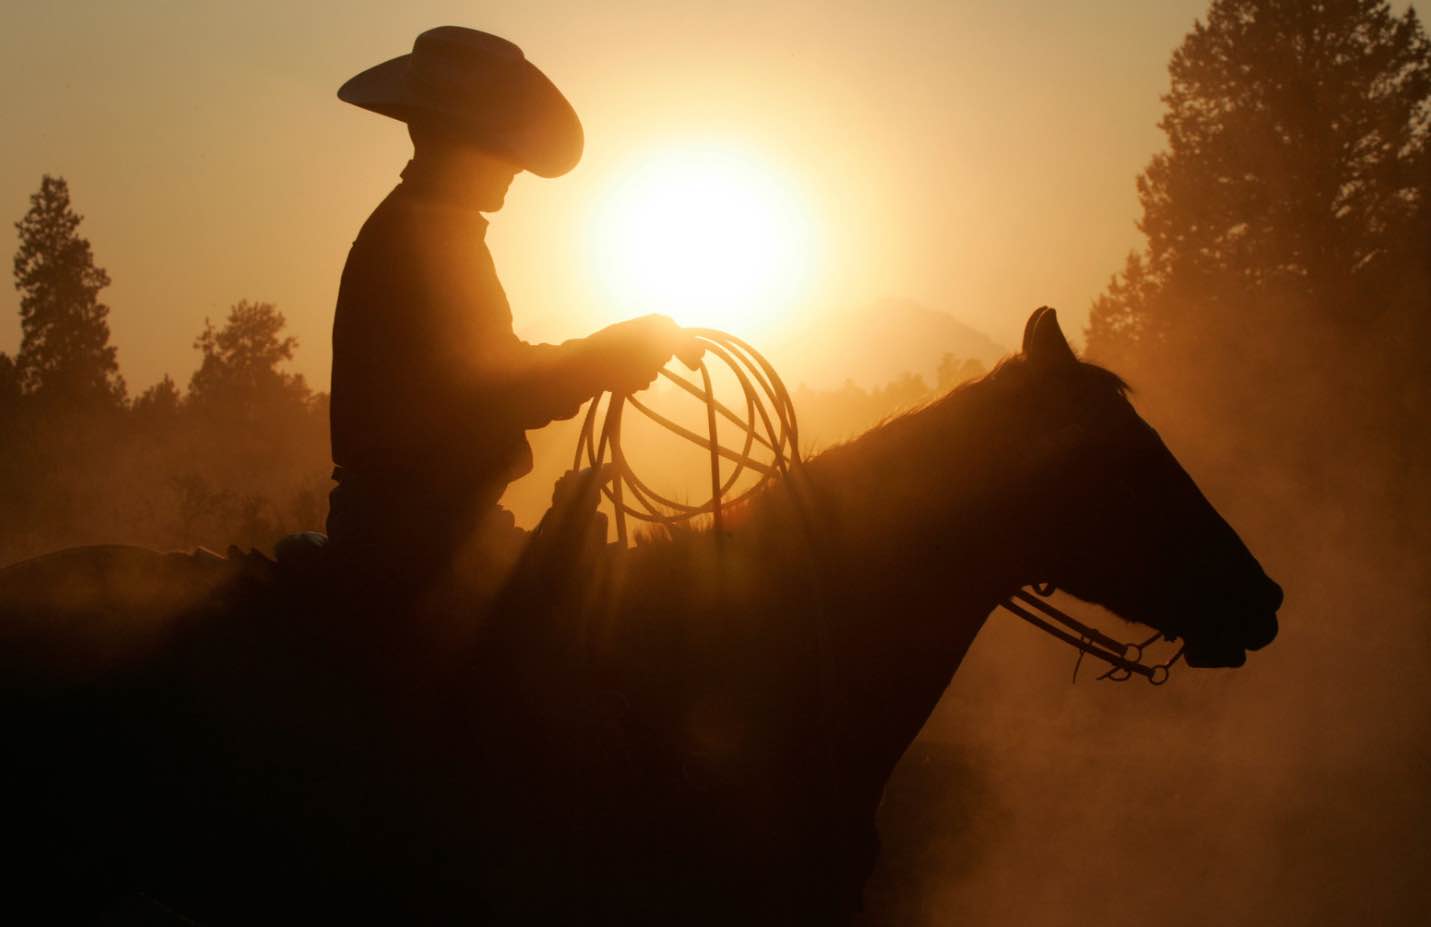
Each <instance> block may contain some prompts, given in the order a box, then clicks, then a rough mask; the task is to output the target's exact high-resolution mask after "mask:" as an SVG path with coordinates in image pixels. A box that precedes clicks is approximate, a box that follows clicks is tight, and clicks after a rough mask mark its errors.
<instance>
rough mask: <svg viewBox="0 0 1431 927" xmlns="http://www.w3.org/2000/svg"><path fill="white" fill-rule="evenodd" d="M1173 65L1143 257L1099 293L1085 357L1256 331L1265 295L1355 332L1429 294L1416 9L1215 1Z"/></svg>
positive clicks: (1162, 355)
mask: <svg viewBox="0 0 1431 927" xmlns="http://www.w3.org/2000/svg"><path fill="white" fill-rule="evenodd" d="M1169 72H1170V74H1171V77H1172V86H1171V90H1170V91H1169V93H1168V94H1167V95H1166V96H1165V97H1164V101H1165V102H1166V103H1167V105H1168V110H1167V114H1166V115H1165V116H1164V117H1163V120H1162V122H1161V123H1160V124H1159V125H1160V127H1161V128H1162V130H1163V131H1164V132H1165V133H1166V135H1167V138H1168V149H1167V151H1165V152H1162V153H1160V154H1158V155H1156V156H1155V157H1154V158H1153V160H1152V162H1151V163H1150V164H1149V165H1148V167H1147V169H1146V170H1145V171H1144V172H1143V174H1142V175H1141V176H1140V177H1139V178H1138V196H1139V199H1140V201H1141V203H1142V208H1143V215H1142V219H1141V221H1140V223H1139V228H1140V230H1141V231H1142V232H1143V233H1144V234H1145V235H1146V236H1147V240H1148V243H1147V249H1146V251H1145V252H1144V253H1143V254H1141V255H1136V254H1135V255H1131V256H1130V257H1129V259H1128V263H1127V266H1126V267H1125V269H1124V271H1123V273H1122V274H1121V275H1119V276H1117V277H1115V278H1114V279H1113V281H1112V282H1111V284H1110V286H1109V288H1108V290H1107V292H1106V293H1104V294H1103V295H1102V296H1101V297H1099V299H1098V300H1097V301H1096V302H1095V304H1094V306H1093V312H1092V317H1091V321H1090V325H1089V330H1088V345H1089V349H1090V352H1092V353H1094V354H1096V355H1099V356H1102V357H1104V358H1108V359H1119V358H1123V357H1128V358H1130V359H1133V360H1139V359H1141V360H1144V361H1151V360H1153V359H1154V358H1159V359H1167V358H1177V357H1184V358H1186V357H1189V356H1191V355H1194V354H1202V353H1204V352H1206V351H1208V350H1215V349H1217V347H1218V346H1219V345H1220V344H1221V343H1222V342H1225V341H1226V340H1228V339H1232V338H1235V337H1239V336H1242V335H1245V334H1246V333H1247V330H1248V328H1249V326H1250V325H1252V324H1255V323H1253V322H1249V321H1248V320H1247V319H1245V318H1244V317H1245V316H1247V315H1249V314H1255V313H1256V312H1257V310H1258V308H1259V306H1260V305H1261V304H1266V303H1272V302H1276V303H1278V304H1280V305H1284V306H1288V305H1291V306H1295V311H1296V312H1299V313H1301V312H1312V313H1314V314H1316V315H1318V316H1320V317H1322V319H1323V320H1325V321H1327V322H1329V323H1333V324H1335V325H1337V326H1340V327H1346V326H1359V325H1364V324H1366V323H1367V322H1368V320H1369V318H1370V317H1375V316H1377V315H1379V314H1381V313H1385V312H1396V311H1400V310H1402V309H1403V308H1404V307H1405V306H1406V303H1407V300H1408V299H1409V298H1413V294H1419V295H1420V296H1422V297H1423V298H1424V295H1425V293H1426V292H1428V290H1427V287H1426V277H1427V274H1428V268H1427V263H1428V262H1427V257H1426V256H1427V254H1428V253H1431V252H1428V250H1427V247H1428V244H1431V239H1428V236H1427V229H1428V228H1431V226H1429V225H1428V222H1427V216H1428V212H1427V206H1428V204H1427V191H1428V180H1431V170H1428V165H1431V160H1428V158H1431V150H1428V130H1429V129H1431V47H1428V43H1427V38H1426V34H1425V32H1424V30H1423V29H1422V26H1421V23H1420V21H1419V20H1418V18H1417V16H1416V13H1415V10H1413V9H1408V10H1407V12H1406V14H1405V15H1404V16H1401V17H1397V16H1394V15H1393V14H1392V13H1391V11H1390V9H1389V7H1388V5H1387V3H1385V2H1384V0H1319V2H1307V0H1215V2H1214V3H1213V4H1212V7H1211V9H1210V10H1209V13H1208V17H1207V22H1206V24H1203V23H1201V22H1199V23H1197V24H1196V25H1195V26H1194V28H1193V31H1192V32H1191V34H1189V35H1188V36H1187V37H1186V39H1185V40H1184V41H1183V43H1182V45H1181V47H1180V48H1178V49H1177V51H1176V52H1175V53H1174V54H1173V57H1172V62H1171V64H1170V66H1169ZM1422 305H1424V302H1423V303H1422Z"/></svg>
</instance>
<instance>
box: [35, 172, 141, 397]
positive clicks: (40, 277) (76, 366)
mask: <svg viewBox="0 0 1431 927" xmlns="http://www.w3.org/2000/svg"><path fill="white" fill-rule="evenodd" d="M82 218H83V217H81V216H80V215H78V214H77V213H76V212H75V211H74V210H73V209H72V208H71V206H70V191H69V185H68V184H67V183H66V182H65V180H64V178H62V177H51V176H49V175H48V174H46V175H45V176H44V177H43V179H42V180H41V181H40V189H39V191H37V192H36V193H34V194H32V195H31V197H30V209H29V211H28V212H27V213H25V216H24V218H22V219H21V220H20V221H19V222H17V223H15V227H16V228H17V229H18V230H19V233H20V247H19V250H18V251H16V252H15V262H14V270H15V288H16V289H17V290H19V291H20V329H21V341H20V351H19V354H18V355H16V358H15V366H16V368H17V370H18V372H19V378H20V383H21V385H22V387H23V388H24V390H25V391H26V392H27V393H30V394H33V395H34V396H35V397H36V398H38V399H40V400H42V401H43V402H44V404H45V405H47V406H51V407H54V406H59V407H70V408H76V407H78V408H95V407H115V406H118V405H119V404H121V403H122V402H123V401H124V393H125V389H124V379H123V378H122V377H121V376H120V375H119V364H118V362H117V360H116V358H115V349H114V347H113V346H112V345H110V343H109V323H108V322H107V321H106V318H107V317H108V315H109V307H108V306H106V305H104V303H102V302H100V301H99V292H100V290H102V289H104V288H105V287H106V286H108V285H109V275H108V274H107V273H105V271H104V269H103V268H102V267H98V266H96V265H95V263H94V255H93V254H92V252H91V250H90V245H89V241H88V240H86V239H85V238H83V237H81V236H80V235H79V234H78V230H79V225H80V222H81V221H82Z"/></svg>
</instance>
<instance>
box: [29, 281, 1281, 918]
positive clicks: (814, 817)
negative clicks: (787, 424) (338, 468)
mask: <svg viewBox="0 0 1431 927" xmlns="http://www.w3.org/2000/svg"><path fill="white" fill-rule="evenodd" d="M598 492H599V483H598V477H597V476H596V475H595V474H592V475H591V476H590V477H589V478H588V480H587V483H586V484H584V485H583V487H582V489H581V492H579V493H577V494H576V496H575V501H573V502H571V503H569V504H566V505H558V506H555V507H554V508H553V509H552V511H551V512H550V513H548V516H547V518H546V519H545V520H544V521H543V523H542V526H541V528H540V529H539V530H538V531H537V533H536V535H535V536H534V538H533V540H532V542H531V544H530V545H529V547H528V549H527V551H526V553H525V554H524V555H523V556H522V558H521V559H520V560H519V561H518V562H517V564H516V565H515V567H514V568H513V570H512V573H511V577H510V579H509V580H508V581H507V583H506V585H505V588H504V589H503V591H502V592H501V593H500V594H498V595H497V597H496V598H495V599H494V600H492V601H491V602H490V603H489V604H488V605H487V607H485V608H483V609H482V610H481V613H480V614H477V615H473V614H468V613H465V612H463V611H462V610H461V609H452V608H428V609H422V610H416V611H413V612H411V613H409V612H402V611H401V610H399V609H396V607H395V606H393V605H392V603H389V602H384V601H383V599H382V596H381V595H380V594H377V593H376V592H375V591H374V590H375V588H376V587H374V586H372V585H371V584H370V585H368V586H363V585H362V584H361V583H359V584H358V585H357V586H353V585H352V583H351V582H349V580H351V578H345V580H344V581H345V582H348V585H347V586H345V587H344V588H357V589H360V590H362V591H361V592H359V593H356V594H348V595H339V594H337V593H335V591H334V589H335V588H336V585H335V584H336V580H335V579H334V578H333V577H332V576H331V575H329V574H325V573H324V572H323V571H322V570H308V571H304V570H294V569H285V568H284V566H283V564H282V562H280V563H279V564H278V565H277V566H274V565H273V564H272V563H270V562H269V561H267V560H266V559H263V558H260V557H255V556H240V555H237V554H236V552H235V553H231V555H230V557H228V558H226V559H225V558H218V557H215V556H195V555H181V554H160V553H156V552H151V551H144V550H139V549H135V548H121V547H111V548H82V549H76V550H72V551H67V552H60V553H57V554H52V555H49V556H46V557H40V558H37V559H35V560H31V561H27V562H23V563H20V564H17V565H14V566H11V567H9V568H7V569H5V570H3V571H0V661H3V669H4V673H5V678H6V680H7V693H8V694H7V695H5V696H4V697H3V699H0V712H3V720H4V723H5V727H4V729H5V730H6V731H7V741H8V745H9V747H10V750H9V753H10V757H9V759H8V760H7V762H6V763H5V773H4V775H5V777H6V778H5V791H4V793H3V795H4V801H5V803H6V804H7V806H8V807H7V812H6V819H7V821H9V822H10V826H9V827H7V831H8V834H7V836H8V838H9V840H8V843H9V849H10V851H11V852H10V855H11V856H12V857H13V859H12V860H11V861H10V862H9V864H8V866H7V867H6V868H5V870H4V871H5V873H6V880H7V882H9V883H10V884H9V888H8V889H7V893H6V897H7V899H9V901H8V903H9V904H10V905H11V907H12V910H18V909H30V910H35V911H38V912H40V913H41V914H42V915H46V916H47V919H48V920H50V921H60V920H64V921H69V920H75V919H81V918H83V917H90V918H99V920H100V922H103V918H104V917H105V916H106V915H107V914H113V912H115V911H116V910H122V911H131V910H133V906H134V905H136V904H137V905H140V906H141V907H142V908H143V910H144V911H145V912H147V916H150V917H151V918H152V919H154V920H155V922H162V920H163V916H161V912H170V913H171V914H172V916H173V917H174V918H175V920H174V921H173V922H175V923H178V922H185V921H181V920H179V919H178V918H180V917H184V918H194V919H196V920H197V921H198V922H200V923H213V924H228V923H235V924H237V923H252V922H256V921H262V922H266V923H274V922H279V923H282V922H294V923H297V922H305V923H307V922H313V921H323V922H329V921H337V920H347V919H351V918H362V919H363V920H388V921H393V922H408V923H454V922H461V923H491V924H518V923H520V924H545V923H553V924H555V923H562V924H571V923H607V922H621V923H637V924H644V923H652V924H654V923H697V924H706V923H709V924H728V923H734V922H743V923H802V924H803V923H810V924H839V923H846V922H848V921H849V920H850V918H851V917H852V916H853V914H854V912H855V911H857V910H858V908H859V905H860V893H861V888H862V886H863V884H864V882H865V880H866V878H867V877H868V875H869V873H870V871H871V868H872V866H873V863H874V860H875V857H876V855H877V852H878V850H877V847H878V839H877V834H876V833H875V827H874V820H875V812H876V809H877V808H878V806H879V803H880V799H881V795H882V792H883V790H884V786H885V783H886V782H887V780H888V779H889V777H890V774H891V772H892V771H893V769H894V768H895V765H896V764H897V763H898V762H899V759H900V757H901V755H902V754H903V753H904V751H905V750H906V748H908V747H909V745H910V744H911V742H912V741H913V740H914V738H915V736H916V735H917V734H918V732H919V730H920V728H921V727H922V726H923V725H924V723H925V721H926V720H927V719H928V717H929V716H930V714H931V712H932V711H933V709H934V706H935V703H936V702H937V701H938V699H939V698H940V695H941V693H942V692H943V691H944V690H945V688H946V687H947V686H948V685H949V683H950V681H951V679H952V678H953V675H954V673H955V672H956V671H957V669H958V668H959V665H960V662H961V660H962V659H963V657H964V655H965V654H966V653H967V652H968V650H969V647H970V645H971V643H972V642H973V640H974V638H975V636H976V635H977V634H978V632H979V630H980V628H981V627H982V625H983V624H984V622H985V620H986V619H987V618H988V616H989V615H990V613H991V611H992V610H993V609H994V608H995V607H996V606H997V605H998V604H999V603H1000V602H1002V601H1004V600H1006V599H1007V598H1008V597H1009V596H1010V595H1012V594H1013V593H1015V592H1016V591H1018V590H1020V589H1022V588H1024V587H1025V586H1028V585H1030V584H1036V583H1038V584H1049V585H1052V586H1054V587H1056V588H1057V589H1059V590H1061V591H1063V592H1065V593H1067V594H1069V595H1071V596H1073V597H1075V598H1077V599H1081V600H1084V601H1087V602H1091V603H1096V604H1098V605H1101V606H1104V607H1106V608H1107V609H1109V610H1110V611H1112V612H1114V613H1115V614H1117V615H1118V616H1120V617H1121V618H1123V619H1125V620H1127V621H1130V622H1137V623H1140V624H1144V625H1148V626H1151V627H1152V628H1154V629H1156V630H1157V631H1158V632H1161V633H1162V634H1163V635H1165V636H1166V637H1168V638H1174V637H1177V638H1181V639H1182V641H1183V643H1184V656H1185V658H1186V662H1187V663H1188V664H1189V665H1190V666H1193V667H1237V666H1241V665H1242V664H1243V663H1244V661H1245V660H1246V652H1247V651H1249V650H1257V649H1259V648H1261V647H1263V646H1265V645H1267V644H1268V643H1270V642H1271V641H1272V639H1273V638H1274V637H1275V635H1276V633H1277V623H1276V614H1277V610H1278V608H1279V606H1280V603H1281V600H1282V590H1281V588H1280V587H1279V586H1278V585H1277V584H1276V583H1275V582H1273V581H1272V580H1271V579H1270V578H1268V576H1267V575H1266V573H1265V572H1264V571H1263V570H1262V568H1261V567H1260V566H1259V564H1258V562H1257V560H1256V559H1255V558H1254V557H1253V555H1252V554H1251V553H1250V552H1249V551H1248V549H1247V547H1246V546H1245V545H1244V544H1243V542H1242V541H1241V540H1240V539H1239V537H1238V536H1237V534H1236V533H1235V532H1234V531H1233V529H1232V528H1231V527H1230V526H1229V525H1228V524H1227V522H1226V521H1225V520H1224V519H1223V518H1222V517H1221V516H1220V515H1219V514H1218V513H1217V511H1216V510H1215V509H1214V508H1213V506H1212V505H1211V504H1210V503H1209V502H1208V501H1207V500H1206V498H1205V497H1204V496H1203V495H1202V493H1201V492H1200V491H1199V489H1198V488H1197V486H1196V485H1195V483H1194V482H1193V480H1192V479H1191V478H1190V477H1189V475H1188V474H1187V473H1186V471H1185V470H1184V469H1183V468H1182V467H1181V466H1180V465H1179V464H1178V462H1177V460H1176V459H1175V458H1174V457H1173V455H1172V453H1171V452H1170V451H1169V450H1168V449H1167V447H1166V446H1165V445H1164V443H1163V442H1162V441H1161V439H1160V438H1159V437H1158V435H1157V433H1156V432H1155V431H1154V430H1153V429H1152V428H1151V427H1150V426H1149V425H1148V424H1147V423H1146V422H1145V421H1144V420H1143V419H1142V418H1140V417H1139V415H1138V414H1137V412H1136V411H1135V410H1134V408H1133V406H1132V404H1131V402H1130V401H1129V399H1128V390H1127V387H1126V386H1125V385H1124V383H1123V381H1122V380H1120V379H1119V378H1118V377H1117V376H1116V375H1115V374H1113V373H1111V372H1109V371H1107V370H1105V369H1103V368H1101V367H1098V366H1095V365H1093V364H1090V363H1086V362H1083V361H1081V360H1079V359H1078V358H1077V357H1076V355H1075V354H1074V352H1073V351H1072V350H1071V349H1070V347H1069V345H1068V342H1067V340H1066V339H1065V337H1064V335H1063V333H1062V331H1061V329H1060V328H1059V325H1058V322H1057V318H1056V315H1055V313H1054V312H1053V310H1051V309H1048V308H1046V307H1045V308H1042V309H1040V310H1038V311H1037V312H1035V313H1034V314H1033V315H1032V316H1031V317H1030V319H1029V321H1028V324H1027V326H1026V328H1025V332H1024V339H1023V345H1022V350H1021V352H1020V353H1018V354H1016V355H1013V356H1011V357H1009V358H1006V359H1005V360H1004V361H1003V362H1001V363H1000V364H999V365H998V366H997V367H996V368H995V369H994V370H993V371H992V372H990V373H989V374H988V375H987V376H985V377H983V378H981V379H979V380H976V381H973V382H971V383H968V384H965V385H963V386H960V387H958V388H955V389H954V390H953V391H951V392H949V393H947V394H946V395H944V396H942V397H941V398H938V399H936V400H933V401H931V402H929V403H927V404H925V405H923V406H922V407H920V408H917V409H915V410H912V411H910V412H907V413H905V414H902V415H900V416H898V417H894V418H892V419H889V420H887V421H885V422H883V423H882V424H880V425H878V426H876V427H875V428H874V429H872V430H870V431H869V432H867V433H866V434H864V435H862V436H860V437H858V438H856V439H854V440H851V441H849V442H848V443H845V444H842V445H839V446H836V447H833V448H831V449H829V450H827V451H825V452H823V453H820V454H818V455H816V456H814V457H811V458H810V459H809V460H808V461H806V462H805V463H804V464H803V465H802V466H800V467H799V468H797V469H796V470H794V471H793V472H792V473H791V474H790V475H789V476H787V477H785V478H783V479H779V480H774V481H772V482H771V483H770V485H768V486H767V487H766V488H765V489H764V490H763V491H761V492H760V493H758V494H757V495H756V496H755V497H754V498H753V499H752V500H750V501H749V502H747V503H745V504H743V505H742V506H740V507H739V508H738V509H733V510H731V511H729V512H727V514H726V518H725V520H724V524H723V526H722V530H721V531H720V532H719V533H717V532H714V531H711V530H695V529H692V530H679V531H668V532H664V533H661V534H657V535H652V536H650V537H647V538H645V539H644V541H643V543H639V544H637V545H636V546H635V547H633V548H630V549H621V550H611V549H609V548H607V547H606V546H604V545H603V544H602V543H601V542H602V540H603V537H604V529H603V530H594V528H593V526H594V525H596V526H597V527H598V528H599V524H598V523H596V522H594V521H593V517H592V513H593V511H594V508H595V498H596V495H597V493H598ZM126 906H127V907H126ZM164 916H168V915H164Z"/></svg>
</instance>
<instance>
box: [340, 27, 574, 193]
mask: <svg viewBox="0 0 1431 927" xmlns="http://www.w3.org/2000/svg"><path fill="white" fill-rule="evenodd" d="M338 98H339V99H341V100H345V101H347V102H349V103H352V104H353V105H355V106H361V107H362V108H364V109H367V110H371V111H373V112H375V113H382V114H383V115H384V116H391V117H392V118H394V119H401V120H403V121H404V122H414V121H419V120H424V121H425V120H437V121H439V122H440V123H442V124H445V125H446V126H448V127H450V128H452V129H453V130H455V131H458V132H461V133H464V134H469V135H470V136H471V137H472V139H473V140H474V141H477V142H479V143H480V144H483V145H487V146H490V147H491V148H493V149H494V150H496V151H499V152H501V153H503V154H506V155H508V156H510V157H512V158H513V159H514V160H515V161H516V162H517V163H518V164H520V165H521V166H522V167H523V168H525V169H526V170H529V171H531V172H532V173H534V174H538V175H540V176H542V177H556V176H558V175H559V174H564V173H566V172H567V171H569V170H571V168H572V167H573V166H575V165H576V162H577V161H578V160H580V158H581V149H582V141H583V139H582V131H581V121H580V120H579V119H577V117H576V113H575V111H573V110H572V108H571V104H570V103H568V102H567V100H566V98H565V97H564V96H562V94H561V91H560V90H558V89H557V88H556V86H555V85H553V84H552V82H551V81H550V80H549V79H548V78H547V76H546V75H545V74H543V73H542V72H541V70H540V69H538V68H537V67H536V65H534V64H532V63H531V62H530V61H528V60H527V57H526V56H525V55H524V54H522V50H521V49H520V48H518V47H517V46H516V45H515V44H513V43H512V42H509V41H507V40H506V39H504V38H502V37H500V36H496V35H492V34H491V33H489V32H481V31H479V30H477V29H468V28H465V27H462V26H438V27H437V28H435V29H428V30H427V31H426V32H423V33H421V34H420V35H418V37H417V39H416V41H414V42H413V45H412V52H411V53H409V54H406V55H402V56H400V57H397V58H393V59H391V60H389V61H385V62H383V63H382V64H378V65H374V66H373V67H371V68H368V69H367V70H365V71H363V72H361V73H359V74H356V75H354V76H353V77H351V78H349V79H348V80H347V81H346V82H345V83H344V84H343V86H342V87H340V88H338Z"/></svg>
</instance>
